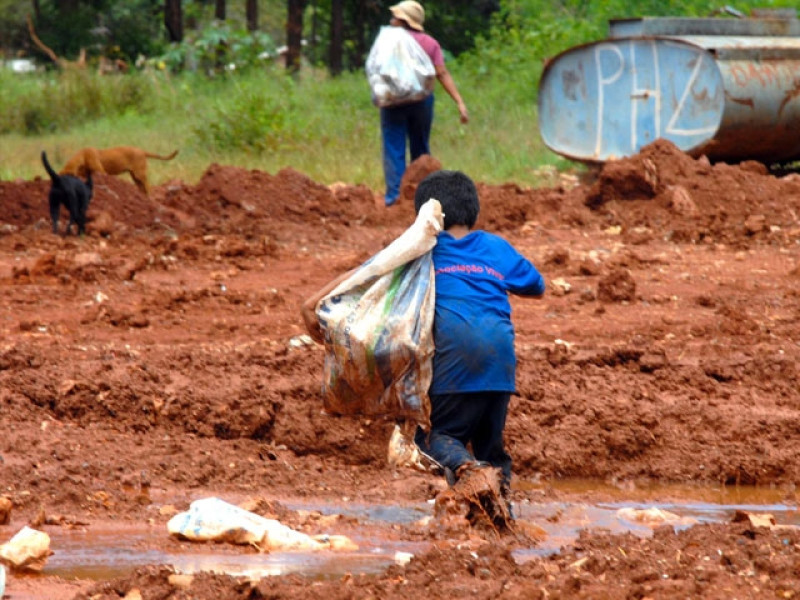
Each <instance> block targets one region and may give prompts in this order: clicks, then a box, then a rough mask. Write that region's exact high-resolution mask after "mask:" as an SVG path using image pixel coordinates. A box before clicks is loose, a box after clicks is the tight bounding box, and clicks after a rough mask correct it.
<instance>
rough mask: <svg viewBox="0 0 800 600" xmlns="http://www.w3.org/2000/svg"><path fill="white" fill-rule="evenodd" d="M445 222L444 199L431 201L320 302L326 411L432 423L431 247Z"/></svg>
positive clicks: (433, 287)
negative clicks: (394, 236)
mask: <svg viewBox="0 0 800 600" xmlns="http://www.w3.org/2000/svg"><path fill="white" fill-rule="evenodd" d="M442 224H443V217H442V208H441V205H440V204H439V201H438V200H434V199H431V200H429V201H428V202H426V203H425V204H424V205H423V206H422V207H421V208H420V211H419V214H418V215H417V219H416V221H414V224H413V225H412V226H411V227H409V228H408V229H407V230H406V231H405V232H404V233H403V234H402V235H401V236H400V237H398V238H397V239H396V240H394V241H393V242H392V243H391V244H389V245H388V246H387V247H386V248H384V249H383V250H381V251H380V252H379V253H378V254H376V255H375V256H373V257H372V258H370V259H369V260H368V261H367V262H365V263H364V264H363V265H361V267H359V268H358V270H357V271H356V272H355V273H353V275H351V276H350V277H349V278H348V279H346V280H345V281H343V282H342V283H340V284H339V285H338V286H337V287H336V288H335V289H334V290H333V291H332V292H331V293H330V294H328V295H327V296H325V297H324V298H323V299H322V300H320V302H319V304H318V305H317V310H316V314H317V317H318V318H319V322H320V325H321V326H322V329H323V331H324V332H325V365H324V378H323V397H324V403H325V408H326V410H328V411H330V412H333V413H337V414H349V415H352V414H362V415H371V416H390V417H397V418H400V417H402V418H406V419H411V420H414V421H416V422H418V423H420V424H421V425H423V426H427V425H428V423H429V420H430V398H429V397H428V388H429V387H430V382H431V376H432V360H433V350H434V345H433V316H434V303H435V284H434V271H433V258H432V256H431V252H430V251H431V250H432V249H433V247H434V246H435V245H436V236H437V235H438V234H439V232H440V231H441V230H442Z"/></svg>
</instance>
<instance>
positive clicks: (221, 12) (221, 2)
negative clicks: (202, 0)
mask: <svg viewBox="0 0 800 600" xmlns="http://www.w3.org/2000/svg"><path fill="white" fill-rule="evenodd" d="M226 8H227V7H226V6H225V0H217V1H216V3H215V4H214V18H215V19H217V20H219V21H224V20H225V9H226Z"/></svg>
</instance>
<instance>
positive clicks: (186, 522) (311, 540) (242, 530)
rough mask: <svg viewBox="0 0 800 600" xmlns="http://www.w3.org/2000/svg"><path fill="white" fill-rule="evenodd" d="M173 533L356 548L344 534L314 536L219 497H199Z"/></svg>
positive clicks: (257, 543) (171, 525) (272, 544)
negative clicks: (200, 498)
mask: <svg viewBox="0 0 800 600" xmlns="http://www.w3.org/2000/svg"><path fill="white" fill-rule="evenodd" d="M167 530H168V531H169V533H170V535H173V536H175V537H178V538H181V539H187V540H191V541H195V542H202V541H217V542H229V543H231V544H244V545H251V546H254V547H256V548H258V549H259V550H261V551H262V552H269V551H270V550H355V549H357V548H358V546H357V545H356V544H354V543H353V542H352V541H350V539H348V538H347V537H345V536H340V535H336V536H334V535H319V536H310V535H307V534H305V533H301V532H299V531H295V530H294V529H292V528H291V527H287V526H286V525H284V524H282V523H281V522H280V521H276V520H275V519H267V518H265V517H262V516H261V515H257V514H255V513H252V512H250V511H247V510H244V509H243V508H240V507H238V506H235V505H233V504H229V503H228V502H225V501H224V500H220V499H219V498H204V499H202V500H195V501H194V502H192V503H191V505H190V506H189V510H188V511H186V512H182V513H178V514H177V515H175V516H174V517H172V518H171V519H170V520H169V522H168V523H167Z"/></svg>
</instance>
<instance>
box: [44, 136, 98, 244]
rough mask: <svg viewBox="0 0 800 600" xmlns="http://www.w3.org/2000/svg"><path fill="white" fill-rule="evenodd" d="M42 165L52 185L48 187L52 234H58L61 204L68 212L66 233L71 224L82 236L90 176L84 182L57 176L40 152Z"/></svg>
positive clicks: (87, 206)
mask: <svg viewBox="0 0 800 600" xmlns="http://www.w3.org/2000/svg"><path fill="white" fill-rule="evenodd" d="M42 164H43V165H44V168H45V169H46V170H47V173H48V174H49V175H50V179H51V180H52V181H53V183H52V184H51V185H50V196H49V199H50V222H51V223H52V224H53V233H58V214H59V212H61V205H62V204H63V205H64V206H65V207H66V209H67V211H68V212H69V223H67V231H66V233H69V232H70V230H71V229H72V224H73V223H75V224H76V225H77V226H78V235H83V233H84V232H85V231H86V210H87V209H88V208H89V201H90V200H91V199H92V190H93V189H94V185H93V184H92V174H91V173H89V175H88V178H87V179H86V181H85V182H84V181H83V179H81V178H79V177H75V176H74V175H59V174H58V173H56V172H55V171H54V170H53V167H51V166H50V163H49V162H47V154H45V152H44V151H42Z"/></svg>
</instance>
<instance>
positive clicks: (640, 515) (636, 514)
mask: <svg viewBox="0 0 800 600" xmlns="http://www.w3.org/2000/svg"><path fill="white" fill-rule="evenodd" d="M617 516H618V517H619V518H620V519H625V520H627V521H633V522H635V523H642V524H643V525H646V526H648V527H651V528H656V527H660V526H661V525H694V524H696V523H697V519H693V518H691V517H681V516H680V515H676V514H675V513H672V512H669V511H667V510H662V509H660V508H658V507H657V506H653V507H651V508H645V509H639V508H629V507H626V508H620V509H619V510H618V511H617Z"/></svg>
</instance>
